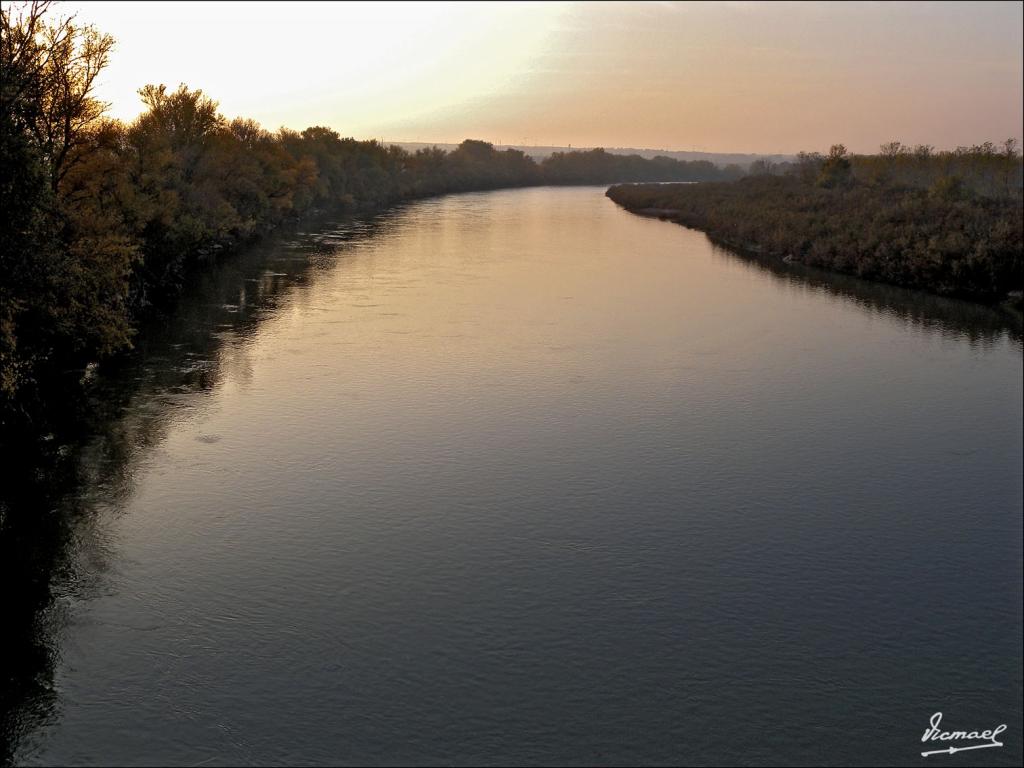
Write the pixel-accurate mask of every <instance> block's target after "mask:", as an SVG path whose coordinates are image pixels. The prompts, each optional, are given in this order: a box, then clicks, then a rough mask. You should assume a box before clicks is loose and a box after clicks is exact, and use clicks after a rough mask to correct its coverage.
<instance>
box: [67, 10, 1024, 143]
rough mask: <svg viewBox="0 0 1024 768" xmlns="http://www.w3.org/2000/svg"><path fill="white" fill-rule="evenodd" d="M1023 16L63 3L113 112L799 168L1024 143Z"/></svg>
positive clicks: (128, 115)
mask: <svg viewBox="0 0 1024 768" xmlns="http://www.w3.org/2000/svg"><path fill="white" fill-rule="evenodd" d="M1022 9H1024V4H1022V3H1020V2H1004V3H978V2H974V3H945V2H942V3H777V2H772V3H755V2H723V3H683V2H657V3H622V4H620V3H520V4H510V3H500V4H493V5H492V4H486V3H480V4H473V3H456V4H444V3H439V4H429V3H409V4H405V3H394V4H383V3H372V4H363V3H309V4H306V3H297V2H264V3H225V4H218V3H197V4H192V3H167V4H164V3H121V2H118V3H101V2H96V3H82V2H67V3H60V4H58V6H57V8H56V12H57V13H65V14H67V13H72V12H76V13H78V16H79V18H80V19H81V20H82V21H87V22H92V23H95V24H96V25H97V26H98V27H100V28H101V29H102V30H104V31H106V32H110V33H111V34H112V35H114V37H115V38H116V39H117V46H116V48H115V50H114V54H113V58H112V61H111V64H110V67H109V69H108V71H107V72H106V73H105V75H104V77H103V82H102V85H101V89H100V96H101V97H102V98H104V99H105V100H107V101H109V102H111V103H112V105H113V107H112V112H113V113H114V115H115V116H118V117H122V118H131V117H134V116H135V115H136V114H138V112H139V111H140V109H141V105H140V102H139V100H138V97H137V95H136V91H137V89H138V88H139V87H140V86H142V85H144V84H145V83H167V84H168V85H170V86H175V85H177V84H178V83H179V82H185V83H187V84H188V85H189V86H190V87H194V88H202V89H203V90H204V91H205V92H206V93H208V94H209V95H210V96H212V97H214V98H215V99H217V100H218V101H219V102H220V105H221V110H222V111H223V112H224V114H225V115H227V116H229V117H234V116H236V115H242V116H246V117H253V118H255V119H257V120H258V121H259V122H261V123H262V124H264V125H265V126H266V127H268V128H277V127H279V126H282V125H286V126H289V127H292V128H299V129H301V128H304V127H306V126H308V125H316V124H320V125H329V126H331V127H332V128H335V129H336V130H338V131H339V132H341V133H343V134H345V135H352V136H356V137H357V138H370V137H383V138H385V139H386V140H388V141H398V140H405V141H417V140H419V141H437V142H456V141H460V140H461V139H463V138H466V137H473V138H482V139H487V140H490V141H494V142H496V143H499V142H500V143H506V144H513V143H522V142H524V141H525V142H526V143H531V144H560V145H565V144H573V145H574V146H608V147H613V146H618V147H624V146H629V147H652V148H664V149H692V148H696V149H703V150H706V151H711V152H727V151H737V152H794V151H797V150H800V149H826V148H827V147H828V145H829V144H832V143H835V142H843V143H845V144H846V145H847V146H848V147H850V148H851V149H853V150H855V151H874V150H875V149H877V147H878V145H879V144H880V143H881V142H883V141H888V140H891V139H900V140H902V141H904V142H906V143H922V142H923V143H930V144H934V145H936V146H939V147H943V148H945V147H954V146H956V145H959V144H973V143H977V142H981V141H985V140H988V139H991V140H993V141H1001V140H1003V139H1005V138H1007V137H1009V136H1013V137H1014V138H1018V139H1020V138H1021V134H1022V130H1024V129H1022V111H1024V104H1022V98H1024V97H1022V94H1024V63H1022V53H1021V52H1022V48H1024V35H1022V26H1024V12H1022Z"/></svg>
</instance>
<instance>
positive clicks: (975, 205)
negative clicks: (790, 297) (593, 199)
mask: <svg viewBox="0 0 1024 768" xmlns="http://www.w3.org/2000/svg"><path fill="white" fill-rule="evenodd" d="M606 194H607V196H608V197H609V198H610V199H611V200H613V201H614V202H616V203H617V204H619V205H621V206H622V207H624V208H626V209H627V210H629V211H631V212H633V213H637V214H639V215H647V216H656V217H658V218H662V219H668V220H671V221H675V222H678V223H680V224H683V225H684V226H687V227H690V228H692V229H698V230H701V231H703V232H706V233H707V234H708V236H709V237H710V238H712V240H714V241H715V242H718V243H722V244H723V245H726V246H728V247H730V248H733V249H736V250H738V251H741V252H743V253H746V254H749V255H753V256H757V257H760V258H771V259H776V260H780V261H784V262H787V263H800V264H805V265H807V266H811V267H818V268H823V269H828V270H831V271H834V272H840V273H843V274H849V275H854V276H856V277H860V278H862V279H866V280H872V281H877V282H883V283H889V284H892V285H898V286H902V287H906V288H914V289H918V290H926V291H929V292H931V293H935V294H938V295H940V296H947V297H954V298H963V299H969V300H972V301H979V302H983V303H986V304H993V305H1002V306H1006V307H1009V308H1012V309H1014V310H1015V311H1017V312H1019V311H1020V308H1021V298H1020V295H1021V294H1020V291H1021V288H1022V287H1024V285H1022V283H1024V280H1022V275H1021V266H1022V263H1024V258H1022V250H1024V222H1022V212H1024V209H1022V206H1021V198H1020V196H1016V197H1015V198H1004V199H992V198H984V197H979V196H975V195H970V194H968V193H966V192H963V191H955V192H951V191H948V190H947V191H946V193H942V192H941V191H936V190H922V189H902V188H887V187H871V186H868V185H860V184H857V185H852V186H849V187H845V188H833V189H829V188H823V187H820V186H817V185H814V184H809V183H806V182H804V181H802V180H800V179H798V178H795V177H778V176H755V177H748V178H746V179H741V180H740V181H737V182H733V183H708V184H671V185H665V184H618V185H614V186H612V187H610V188H609V189H608V191H607V192H606Z"/></svg>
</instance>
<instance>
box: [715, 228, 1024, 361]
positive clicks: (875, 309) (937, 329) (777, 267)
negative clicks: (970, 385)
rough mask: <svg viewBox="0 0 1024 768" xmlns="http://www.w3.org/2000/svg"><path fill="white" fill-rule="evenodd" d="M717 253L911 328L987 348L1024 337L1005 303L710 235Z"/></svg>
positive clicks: (780, 280) (1022, 327)
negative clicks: (750, 249)
mask: <svg viewBox="0 0 1024 768" xmlns="http://www.w3.org/2000/svg"><path fill="white" fill-rule="evenodd" d="M708 240H709V241H710V242H711V245H712V248H713V250H714V251H715V253H716V254H718V255H719V256H721V257H723V258H726V259H729V260H732V261H735V262H739V263H742V264H744V265H746V266H748V267H750V268H751V269H756V270H758V271H759V272H762V273H765V274H767V275H768V276H770V277H771V278H772V280H773V281H774V282H776V283H779V284H782V285H784V286H785V288H786V289H787V290H792V291H798V292H801V293H806V292H811V293H817V294H823V295H828V296H835V297H839V298H842V299H845V300H847V301H850V302H853V303H854V304H856V305H857V306H858V307H860V308H861V309H862V310H863V311H865V312H867V313H869V314H873V315H879V316H884V317H889V318H893V319H896V320H898V321H900V322H902V323H904V324H906V325H908V326H910V327H912V328H915V329H919V330H922V331H926V332H930V333H937V334H940V335H942V336H945V337H949V338H951V339H960V340H964V341H967V342H968V343H969V344H970V345H971V346H972V347H973V346H980V347H982V348H986V347H990V346H992V345H993V344H994V343H996V342H998V341H999V340H1000V339H1002V338H1004V337H1006V338H1010V339H1012V340H1013V341H1016V342H1018V343H1020V342H1021V341H1022V340H1024V321H1022V316H1021V315H1020V313H1017V312H1015V311H1014V310H1012V309H1009V308H1002V307H990V306H987V305H985V304H979V303H977V302H973V301H963V300H960V299H949V298H945V297H943V296H938V295H936V294H932V293H926V292H924V291H916V290H911V289H908V288H901V287H899V286H895V285H887V284H886V283H876V282H872V281H869V280H862V279H861V278H858V277H853V276H851V275H844V274H841V273H839V272H829V271H827V270H823V269H817V268H815V267H808V266H805V265H803V264H799V263H786V262H784V261H783V260H782V259H779V258H776V257H766V256H759V255H756V254H750V253H745V252H741V251H738V250H736V249H734V248H732V247H730V246H728V245H725V244H722V243H719V242H716V241H715V240H714V239H712V238H711V237H708Z"/></svg>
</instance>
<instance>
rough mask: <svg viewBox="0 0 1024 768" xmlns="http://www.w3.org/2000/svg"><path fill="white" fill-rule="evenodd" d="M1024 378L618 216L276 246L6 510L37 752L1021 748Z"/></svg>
mask: <svg viewBox="0 0 1024 768" xmlns="http://www.w3.org/2000/svg"><path fill="white" fill-rule="evenodd" d="M766 278H768V279H766ZM1020 365H1021V351H1020V327H1019V322H1018V321H1016V320H1015V319H1014V318H1012V317H1010V316H1007V315H1005V314H1002V313H1000V312H996V311H993V310H990V309H987V308H984V307H980V306H977V305H971V304H965V303H962V302H953V301H948V300H943V299H940V298H936V297H931V296H925V295H922V294H916V293H912V292H908V291H905V290H901V289H897V288H889V287H886V286H879V285H873V284H868V283H864V282H862V281H858V280H855V279H852V278H843V277H836V276H827V277H826V276H822V275H821V273H816V272H814V271H811V270H805V269H801V268H799V267H795V268H790V267H783V266H781V265H777V266H771V265H767V264H765V263H762V262H756V261H749V260H746V259H742V258H740V257H736V256H734V255H732V254H730V253H729V252H727V251H722V250H720V249H717V248H714V247H713V246H711V245H710V244H709V243H708V241H707V240H706V239H705V238H704V237H703V236H702V235H699V234H698V233H694V232H690V231H688V230H685V229H683V228H681V227H678V226H677V225H672V224H668V223H665V222H658V221H651V220H644V219H640V218H638V217H634V216H632V215H630V214H628V213H626V212H624V211H621V210H619V209H617V208H616V207H615V206H614V205H613V204H612V203H611V202H610V201H608V200H607V199H605V198H604V197H603V190H600V189H534V190H517V191H512V192H498V193H485V194H470V195H454V196H450V197H447V198H443V199H440V200H433V201H425V202H422V203H417V204H414V205H410V206H407V207H404V208H401V209H396V210H394V211H392V212H389V213H387V214H384V215H381V216H378V217H375V218H374V219H372V220H369V221H363V222H343V223H340V224H337V225H334V226H325V227H323V228H322V229H320V230H317V231H313V232H310V233H308V234H303V235H299V236H296V237H294V238H292V239H289V240H284V241H281V242H277V243H271V244H268V245H266V246H264V247H262V248H260V249H255V250H253V251H252V252H250V253H248V254H246V255H245V256H243V257H239V258H236V259H232V260H230V261H229V262H227V263H226V264H224V265H223V266H222V267H221V268H220V269H219V270H217V271H216V272H215V273H212V274H210V275H207V276H204V278H203V279H202V281H201V282H200V284H199V285H197V286H196V290H195V291H194V292H192V293H191V294H190V298H189V300H188V301H187V302H185V303H183V305H182V306H181V307H180V309H179V311H178V312H177V314H176V316H175V317H174V318H173V319H172V320H169V321H167V322H165V323H161V324H156V325H155V326H154V327H152V328H149V329H147V331H146V333H145V334H144V335H143V337H142V338H141V341H140V344H139V347H138V350H137V353H136V354H135V355H134V356H132V358H131V359H129V360H128V361H127V362H125V364H124V365H123V366H122V367H121V368H120V369H119V370H117V371H112V372H107V373H104V375H102V376H100V377H98V380H97V381H96V383H95V389H94V391H93V392H92V397H91V405H92V407H93V409H94V412H93V414H92V418H91V420H90V424H91V432H92V437H91V438H90V439H87V440H84V441H82V443H81V444H80V446H79V447H71V446H68V447H61V446H54V448H53V452H52V453H53V455H54V457H56V458H55V459H54V460H53V461H52V462H51V463H50V464H48V465H47V470H46V471H45V472H39V471H33V470H38V468H37V467H20V468H18V469H17V471H16V472H12V473H11V477H10V480H9V481H8V482H6V483H5V486H4V489H3V491H2V494H3V496H2V498H3V502H4V505H5V510H6V514H7V519H8V522H9V525H8V528H9V530H8V532H7V535H6V536H5V537H4V539H3V541H2V542H0V546H2V548H3V549H2V551H0V555H2V558H3V566H2V567H3V569H4V572H3V577H4V582H5V583H6V584H18V585H19V586H20V587H21V588H20V589H19V590H18V591H17V594H15V595H14V596H13V597H12V598H10V599H9V605H8V606H6V607H5V613H6V615H7V621H5V624H6V625H7V630H8V631H7V632H6V635H5V640H4V643H5V645H6V647H5V649H4V650H5V653H4V661H3V665H4V666H3V672H4V680H5V686H4V691H3V697H4V698H3V701H2V702H0V707H2V710H0V716H2V718H3V721H2V723H3V738H4V742H5V744H6V747H5V750H6V751H5V759H6V760H13V759H15V758H17V759H18V760H19V761H22V762H44V763H52V762H72V763H109V762H113V763H131V762H133V761H137V760H140V759H143V758H145V757H147V756H149V757H152V756H159V757H161V758H163V759H166V760H168V761H170V762H174V763H183V764H193V763H198V762H204V761H209V763H208V764H215V763H228V764H230V763H238V762H271V761H291V762H324V763H331V762H337V761H339V760H341V761H350V762H361V761H370V762H396V761H401V760H403V759H417V760H419V761H424V760H426V761H431V762H447V763H472V762H475V761H478V760H488V761H492V762H495V761H496V762H502V761H511V762H546V761H552V760H554V761H576V762H586V763H592V762H623V761H625V762H648V763H652V762H653V763H656V762H667V763H670V762H677V761H679V760H687V761H703V762H728V761H730V760H739V761H741V762H759V761H760V762H764V761H768V762H773V761H774V762H779V761H780V760H786V759H792V760H795V761H797V762H800V761H806V762H811V761H813V760H815V759H823V760H825V761H826V762H827V761H829V760H833V761H836V762H851V761H860V760H866V761H868V762H871V761H878V762H899V761H904V760H909V759H910V757H911V756H913V755H914V754H915V752H914V750H915V746H916V744H915V742H916V740H917V739H918V738H919V734H920V731H922V730H923V726H924V725H925V724H926V722H925V721H926V718H927V716H928V715H930V714H931V712H932V711H937V710H940V709H941V710H942V711H944V712H947V717H951V716H952V713H953V712H954V711H955V712H958V713H962V716H963V718H965V719H966V720H969V721H970V722H972V723H973V722H976V721H977V722H979V723H981V724H985V725H986V726H987V724H988V723H989V720H992V719H993V718H996V719H998V721H999V722H1002V721H1007V722H1019V721H1020V714H1021V704H1020V696H1021V667H1020V658H1019V647H1020V637H1021V634H1020V633H1021V618H1020V604H1021V600H1020V598H1021V589H1020V578H1021V577H1020V555H1021V544H1020V541H1021V535H1020V512H1021V509H1020V507H1021V484H1020V476H1019V462H1020V459H1021V455H1020V454H1021V447H1020V441H1021V405H1020V395H1021V371H1020ZM55 442H59V441H55ZM956 606H959V607H956ZM979 638H981V639H979ZM1015 649H1016V650H1015ZM953 667H955V668H953ZM929 670H932V671H931V672H929ZM999 718H1001V719H999ZM919 721H921V722H919ZM993 722H994V721H993ZM883 726H885V728H887V729H888V730H885V729H884V728H883ZM880 730H882V731H884V734H883V735H880ZM769 732H771V733H774V734H776V735H775V736H773V737H772V738H764V734H765V733H769ZM843 734H845V735H843ZM886 734H887V735H886ZM1007 746H1008V748H1007V749H1005V750H999V753H1000V754H999V755H996V756H992V759H993V760H996V761H999V760H1005V761H1006V762H1007V763H1010V762H1014V761H1016V762H1019V760H1020V741H1019V738H1018V739H1017V741H1016V742H1015V743H1013V744H1011V743H1008V745H1007ZM865 750H866V751H865Z"/></svg>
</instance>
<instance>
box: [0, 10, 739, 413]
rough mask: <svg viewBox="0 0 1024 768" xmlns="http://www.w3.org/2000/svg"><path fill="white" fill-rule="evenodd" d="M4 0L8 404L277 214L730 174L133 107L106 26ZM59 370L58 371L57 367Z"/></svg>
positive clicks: (117, 338) (2, 367) (1, 294)
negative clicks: (409, 145)
mask: <svg viewBox="0 0 1024 768" xmlns="http://www.w3.org/2000/svg"><path fill="white" fill-rule="evenodd" d="M0 13H2V30H0V32H2V41H0V43H2V44H0V67H2V89H0V98H2V110H0V167H2V179H0V209H2V214H0V215H2V216H3V221H2V226H0V419H6V418H7V417H9V416H10V415H11V414H12V413H13V412H14V411H16V410H19V409H23V406H25V405H26V403H27V401H28V400H30V399H32V397H37V398H38V397H44V396H45V394H44V392H43V390H44V389H45V387H46V385H47V384H48V383H49V382H53V381H56V380H61V377H60V376H58V375H57V374H67V373H68V372H71V373H73V372H75V371H81V370H83V368H84V366H85V365H86V364H87V363H89V362H90V361H95V360H98V359H101V358H103V357H106V356H109V355H112V354H114V353H116V352H117V351H118V350H122V349H125V348H126V347H127V346H129V345H130V344H131V339H132V335H133V332H134V330H133V329H134V328H135V327H136V325H137V321H138V318H139V317H140V315H141V314H142V313H144V312H146V311H148V310H149V309H150V308H152V307H154V306H160V305H162V304H166V303H167V302H168V301H169V300H170V299H172V298H173V297H174V296H175V295H176V294H177V293H178V292H179V291H180V290H181V289H182V287H183V285H184V284H185V280H186V277H187V276H188V275H189V273H191V272H194V271H195V270H197V269H201V268H202V267H203V265H204V264H209V263H210V262H211V261H212V260H214V259H216V258H217V257H218V255H220V254H222V253H224V252H225V251H227V250H229V249H231V248H233V247H236V246H238V245H239V244H242V243H245V242H247V241H250V240H251V239H253V238H255V237H258V236H260V235H262V234H265V233H267V232H269V231H271V230H273V229H275V228H276V227H279V226H280V225H282V224H283V223H285V222H289V221H294V220H296V219H297V218H299V217H302V216H304V215H307V214H310V213H313V212H317V211H339V212H340V211H344V210H352V211H360V210H371V209H375V208H379V207H381V206H385V205H388V204H392V203H395V202H398V201H401V200H408V199H412V198H418V197H424V196H428V195H437V194H441V193H445V192H451V191H462V190H483V189H494V188H499V187H516V186H526V185H535V184H603V183H611V182H615V181H643V180H647V181H708V180H717V179H724V178H735V177H736V176H738V175H741V172H740V171H739V169H737V168H734V169H731V170H730V171H723V170H719V169H718V168H716V167H715V166H714V165H712V164H710V163H707V162H699V161H698V162H685V161H677V160H673V159H670V158H666V157H657V158H654V159H652V160H645V159H643V158H641V157H639V156H628V157H627V156H620V155H612V154H609V153H607V152H605V151H604V150H600V149H597V150H592V151H589V152H579V153H575V152H573V153H557V154H555V155H552V156H551V157H549V158H547V159H546V160H545V161H543V162H542V163H539V164H538V163H536V162H535V161H534V160H533V159H531V158H529V157H527V156H526V155H525V154H524V153H523V152H521V151H518V150H514V149H507V150H505V151H498V150H496V149H495V148H494V147H493V146H492V145H491V144H488V143H486V142H482V141H472V140H468V141H465V142H463V143H462V144H461V145H460V146H459V147H458V148H457V149H456V150H454V151H452V152H444V151H442V150H439V149H421V150H419V151H417V152H415V153H409V152H406V151H405V150H403V149H401V148H399V147H396V146H384V145H382V144H381V143H379V142H376V141H356V140H355V139H351V138H342V137H341V136H340V135H339V134H338V133H336V132H335V131H333V130H331V129H329V128H325V127H320V126H317V127H312V128H307V129H306V130H304V131H302V132H297V131H293V130H289V129H286V128H282V129H280V130H278V131H276V132H270V131H267V130H265V129H263V128H262V127H261V126H260V125H258V124H257V123H256V122H254V121H252V120H247V119H243V118H236V119H234V120H228V119H226V118H225V117H224V116H222V115H221V114H220V113H219V111H218V106H217V103H216V102H215V101H213V100H212V99H210V98H209V97H208V96H207V95H205V94H204V93H203V92H202V91H201V90H192V89H189V88H188V87H186V86H185V85H182V86H180V87H178V88H177V89H174V90H171V89H168V88H167V87H165V86H163V85H146V86H145V87H143V88H142V89H141V90H140V91H139V94H140V96H141V97H142V100H143V102H144V104H145V107H146V111H145V112H144V113H143V114H142V115H141V116H140V117H138V118H137V119H136V120H134V121H132V122H131V123H123V122H119V121H116V120H110V119H107V118H106V117H105V109H106V105H105V104H103V103H101V102H100V101H98V100H97V99H96V97H95V95H94V86H95V83H96V78H97V76H98V74H99V73H100V72H101V71H102V70H103V68H104V67H105V66H106V64H107V62H108V59H109V56H110V52H111V49H112V47H113V42H114V41H113V39H112V38H111V37H110V36H109V35H105V34H102V33H101V32H99V31H98V30H96V29H94V28H93V27H91V26H83V25H79V24H78V23H76V22H75V21H74V19H66V18H63V19H58V20H55V21H51V20H50V19H49V14H48V3H46V2H36V3H32V4H30V5H22V6H18V7H11V6H10V5H9V4H4V6H3V8H2V9H0ZM63 378H64V379H66V378H67V377H66V376H64V377H63Z"/></svg>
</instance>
